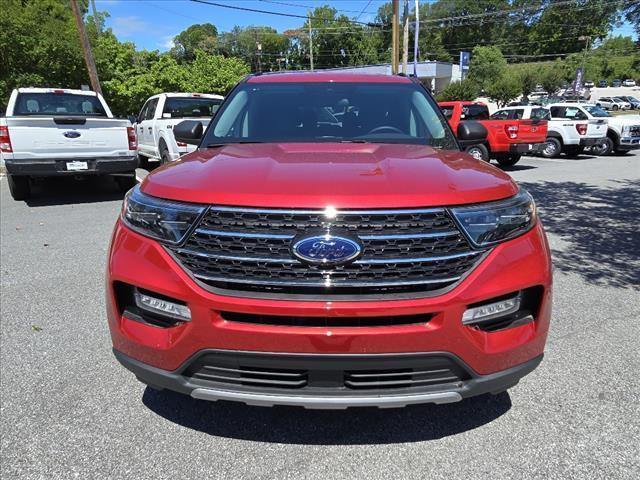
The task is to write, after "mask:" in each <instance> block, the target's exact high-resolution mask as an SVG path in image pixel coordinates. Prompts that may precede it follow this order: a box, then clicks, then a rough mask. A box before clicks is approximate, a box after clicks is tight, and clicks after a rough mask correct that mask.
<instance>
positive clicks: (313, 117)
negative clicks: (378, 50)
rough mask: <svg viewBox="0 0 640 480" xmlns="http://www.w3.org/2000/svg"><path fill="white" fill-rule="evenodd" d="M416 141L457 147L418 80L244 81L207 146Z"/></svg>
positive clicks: (216, 121) (218, 119)
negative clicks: (402, 82) (334, 81)
mask: <svg viewBox="0 0 640 480" xmlns="http://www.w3.org/2000/svg"><path fill="white" fill-rule="evenodd" d="M253 142H256V143H267V142H268V143H279V142H283V143H286V142H314V143H315V142H362V143H410V144H420V145H431V146H434V147H436V148H444V149H457V148H458V147H457V144H456V142H455V139H454V138H453V136H452V134H451V131H450V130H449V128H448V126H447V123H446V120H445V119H444V117H443V116H442V114H441V113H440V110H439V109H438V107H437V105H436V104H435V102H434V101H433V100H432V99H431V98H430V97H429V96H428V95H427V94H426V92H425V91H424V90H423V89H422V88H420V87H419V86H417V85H414V84H385V83H329V82H318V83H244V84H241V85H240V86H239V87H238V88H237V89H236V90H234V92H233V93H232V95H231V97H230V98H229V99H228V101H227V102H225V104H224V106H223V107H222V110H221V111H220V112H219V114H218V115H217V116H216V117H215V119H214V125H213V126H212V128H209V130H208V131H207V134H206V137H205V139H204V141H203V143H202V145H203V146H208V145H218V144H229V143H253Z"/></svg>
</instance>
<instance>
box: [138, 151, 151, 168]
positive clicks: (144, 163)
mask: <svg viewBox="0 0 640 480" xmlns="http://www.w3.org/2000/svg"><path fill="white" fill-rule="evenodd" d="M138 166H139V167H140V168H144V169H145V170H148V169H149V157H145V156H144V155H140V154H138Z"/></svg>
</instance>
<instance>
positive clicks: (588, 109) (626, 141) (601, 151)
mask: <svg viewBox="0 0 640 480" xmlns="http://www.w3.org/2000/svg"><path fill="white" fill-rule="evenodd" d="M579 108H581V109H582V111H583V112H584V113H585V114H586V115H587V116H588V117H589V118H590V119H594V118H596V119H600V118H604V119H606V120H607V126H608V128H607V136H606V138H605V139H604V142H603V143H602V144H601V145H597V146H594V147H592V150H591V151H592V153H595V154H596V155H608V154H610V153H612V152H615V153H624V152H628V151H629V150H634V149H637V148H640V115H620V116H613V115H610V114H609V113H608V112H605V111H604V110H602V109H601V108H599V107H598V106H597V105H593V104H580V105H579Z"/></svg>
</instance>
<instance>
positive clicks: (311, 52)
mask: <svg viewBox="0 0 640 480" xmlns="http://www.w3.org/2000/svg"><path fill="white" fill-rule="evenodd" d="M308 21H309V61H310V63H311V71H312V72H313V36H312V34H311V11H309V20H308Z"/></svg>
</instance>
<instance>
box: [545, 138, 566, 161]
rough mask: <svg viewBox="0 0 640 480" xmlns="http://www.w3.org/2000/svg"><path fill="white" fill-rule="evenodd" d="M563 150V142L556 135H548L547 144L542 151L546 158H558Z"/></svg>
mask: <svg viewBox="0 0 640 480" xmlns="http://www.w3.org/2000/svg"><path fill="white" fill-rule="evenodd" d="M560 152H562V143H561V142H560V140H558V139H557V138H555V137H548V138H547V140H546V141H545V146H544V148H543V149H542V151H541V152H540V155H542V156H543V157H544V158H556V157H557V156H558V155H560Z"/></svg>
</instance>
